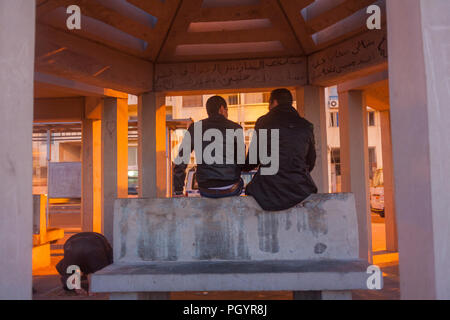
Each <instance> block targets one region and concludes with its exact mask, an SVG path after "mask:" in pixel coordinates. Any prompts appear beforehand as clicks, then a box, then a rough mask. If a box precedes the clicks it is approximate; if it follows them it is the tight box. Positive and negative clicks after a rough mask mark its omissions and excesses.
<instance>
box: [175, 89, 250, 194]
mask: <svg viewBox="0 0 450 320" xmlns="http://www.w3.org/2000/svg"><path fill="white" fill-rule="evenodd" d="M227 110H228V108H227V104H226V101H225V100H224V99H223V98H221V97H219V96H214V97H211V98H210V99H209V100H208V102H207V111H208V118H206V119H204V120H201V121H199V122H196V123H195V124H192V125H191V126H190V127H189V129H188V131H187V133H186V135H185V137H184V140H183V144H182V146H183V145H184V147H185V149H182V148H180V151H179V157H178V158H177V160H180V161H181V158H183V157H184V161H182V162H181V163H178V164H176V165H175V168H174V173H173V176H174V190H175V194H176V195H180V194H181V193H182V191H183V186H184V180H185V177H186V168H187V163H186V162H188V160H189V157H190V156H189V157H186V155H185V154H184V152H185V151H187V153H189V155H190V153H191V152H192V151H194V150H195V156H196V161H197V171H196V179H197V184H198V187H199V190H200V194H201V195H202V196H206V197H213V198H220V197H225V196H234V195H240V193H241V191H242V188H243V182H242V181H241V167H240V165H238V163H237V153H238V151H237V149H238V141H239V140H241V141H242V144H243V133H242V127H241V126H240V125H239V124H237V123H235V122H233V121H230V120H228V111H227ZM196 128H197V129H196ZM227 130H232V131H233V132H235V133H236V135H233V137H232V138H231V139H232V141H230V142H231V145H232V147H233V161H231V162H230V161H227ZM208 131H209V132H210V133H214V132H215V133H217V134H218V136H220V137H215V136H214V137H211V136H209V135H208ZM205 133H206V134H205ZM218 138H219V139H218ZM186 139H189V143H188V145H186ZM216 139H218V140H216ZM199 141H200V143H199ZM213 142H214V144H215V145H216V146H219V147H218V148H213V147H211V146H212V144H213ZM217 143H218V144H217ZM196 144H197V146H196ZM243 148H244V149H243V151H244V153H245V146H244V145H243ZM186 149H187V150H186ZM219 149H220V152H219ZM206 151H212V152H206ZM208 155H212V157H209V158H213V159H208Z"/></svg>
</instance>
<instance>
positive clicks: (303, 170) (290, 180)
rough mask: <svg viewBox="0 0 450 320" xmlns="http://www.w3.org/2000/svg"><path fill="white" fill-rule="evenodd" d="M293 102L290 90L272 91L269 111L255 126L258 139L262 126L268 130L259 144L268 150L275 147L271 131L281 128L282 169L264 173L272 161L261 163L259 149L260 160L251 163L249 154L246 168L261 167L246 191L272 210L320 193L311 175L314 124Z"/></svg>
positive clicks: (262, 205)
mask: <svg viewBox="0 0 450 320" xmlns="http://www.w3.org/2000/svg"><path fill="white" fill-rule="evenodd" d="M292 102H293V99H292V94H291V92H290V91H289V90H287V89H277V90H274V91H272V93H271V96H270V105H269V112H268V113H267V114H266V115H264V116H262V117H260V118H259V119H258V120H257V121H256V125H255V134H256V137H257V138H258V137H259V138H261V134H260V130H261V129H267V132H268V135H269V136H268V138H267V139H264V140H267V141H259V142H258V143H259V147H260V146H261V143H267V149H266V150H272V148H271V146H270V144H271V141H272V140H271V138H270V133H271V130H273V129H278V130H279V158H278V160H279V169H278V172H277V173H276V174H270V175H264V173H263V174H261V168H264V167H268V166H269V164H263V163H261V161H260V155H259V152H258V161H257V163H256V164H252V163H249V160H248V156H247V161H246V165H245V167H244V171H250V170H253V169H255V168H258V167H259V170H258V172H257V173H256V174H255V176H254V178H253V180H252V181H251V182H250V183H249V184H248V185H247V187H246V194H247V195H251V196H253V197H254V198H255V199H256V201H257V202H258V203H259V205H260V206H261V207H262V208H263V209H264V210H268V211H278V210H285V209H288V208H291V207H293V206H295V205H296V204H298V203H300V202H301V201H303V200H304V199H306V198H307V197H308V196H309V195H310V194H312V193H317V187H316V185H315V183H314V181H313V179H312V178H311V175H310V172H311V171H312V170H313V169H314V164H315V161H316V151H315V142H314V132H313V125H312V124H311V123H310V122H308V121H307V120H305V119H304V118H302V117H300V115H299V114H298V112H297V110H296V109H295V108H294V107H292ZM253 139H255V136H254V137H253ZM253 139H252V143H254V141H253ZM257 140H259V139H257ZM271 156H272V157H273V156H274V155H271Z"/></svg>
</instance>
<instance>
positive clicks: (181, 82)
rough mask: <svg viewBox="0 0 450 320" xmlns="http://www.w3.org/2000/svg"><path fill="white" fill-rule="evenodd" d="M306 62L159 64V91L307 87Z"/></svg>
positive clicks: (283, 60) (258, 61) (277, 60)
mask: <svg viewBox="0 0 450 320" xmlns="http://www.w3.org/2000/svg"><path fill="white" fill-rule="evenodd" d="M306 81H307V70H306V59H305V58H303V57H298V58H279V59H255V60H236V61H225V62H197V63H174V64H159V65H157V67H156V83H155V86H156V90H157V91H166V90H199V89H200V90H201V89H222V88H230V89H231V88H262V87H272V86H293V85H304V84H306Z"/></svg>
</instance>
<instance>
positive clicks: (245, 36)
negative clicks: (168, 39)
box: [180, 28, 278, 44]
mask: <svg viewBox="0 0 450 320" xmlns="http://www.w3.org/2000/svg"><path fill="white" fill-rule="evenodd" d="M276 40H278V32H277V31H276V30H274V29H273V28H259V29H252V30H236V31H215V32H186V33H185V34H184V35H183V37H182V41H181V43H180V44H206V43H211V44H213V43H239V42H261V41H276Z"/></svg>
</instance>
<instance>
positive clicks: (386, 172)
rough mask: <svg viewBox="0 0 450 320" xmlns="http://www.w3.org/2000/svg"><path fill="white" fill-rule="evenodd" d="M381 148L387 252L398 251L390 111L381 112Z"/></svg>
mask: <svg viewBox="0 0 450 320" xmlns="http://www.w3.org/2000/svg"><path fill="white" fill-rule="evenodd" d="M380 124H381V148H382V156H383V182H384V216H385V228H386V249H387V251H392V252H396V251H398V242H397V223H396V221H395V198H394V164H393V162H392V142H391V120H390V116H389V110H386V111H381V112H380Z"/></svg>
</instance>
